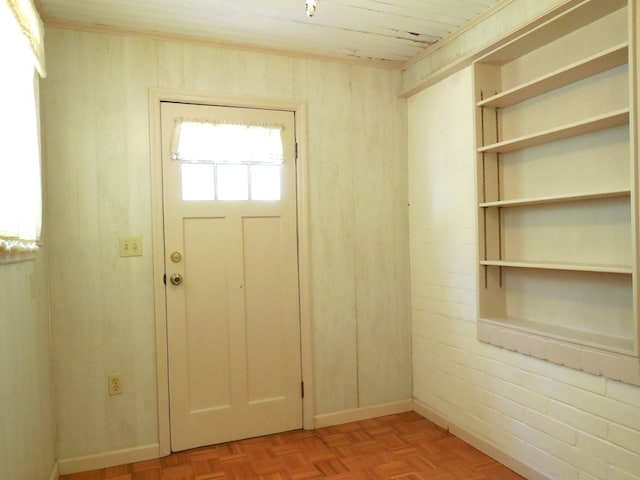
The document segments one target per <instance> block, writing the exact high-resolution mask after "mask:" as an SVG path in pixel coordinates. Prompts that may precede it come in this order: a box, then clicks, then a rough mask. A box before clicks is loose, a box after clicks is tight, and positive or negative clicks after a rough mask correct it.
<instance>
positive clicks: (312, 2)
mask: <svg viewBox="0 0 640 480" xmlns="http://www.w3.org/2000/svg"><path fill="white" fill-rule="evenodd" d="M305 7H306V9H307V17H313V16H314V15H315V14H316V0H307V1H306V3H305Z"/></svg>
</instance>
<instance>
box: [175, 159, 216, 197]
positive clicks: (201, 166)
mask: <svg viewBox="0 0 640 480" xmlns="http://www.w3.org/2000/svg"><path fill="white" fill-rule="evenodd" d="M215 198H216V197H215V181H214V166H213V165H212V164H206V163H183V164H182V199H183V200H215Z"/></svg>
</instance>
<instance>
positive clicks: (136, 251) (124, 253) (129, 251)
mask: <svg viewBox="0 0 640 480" xmlns="http://www.w3.org/2000/svg"><path fill="white" fill-rule="evenodd" d="M120 256H121V257H140V256H142V238H141V237H120Z"/></svg>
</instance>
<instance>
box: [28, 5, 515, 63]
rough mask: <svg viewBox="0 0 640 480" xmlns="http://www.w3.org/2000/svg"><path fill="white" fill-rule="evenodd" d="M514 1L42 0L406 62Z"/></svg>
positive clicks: (72, 11)
mask: <svg viewBox="0 0 640 480" xmlns="http://www.w3.org/2000/svg"><path fill="white" fill-rule="evenodd" d="M508 1H509V0H317V12H316V15H315V16H313V17H311V18H309V17H307V16H306V14H305V0H39V1H38V2H37V4H38V7H39V10H40V14H41V15H42V17H43V19H44V21H45V23H47V24H53V25H56V24H57V25H66V26H74V27H81V28H91V27H93V28H99V29H105V28H107V29H117V30H125V31H132V32H142V33H146V34H157V35H170V36H174V35H175V36H180V37H193V38H198V39H204V40H208V41H211V42H215V43H220V44H227V45H231V46H238V47H240V46H242V47H243V48H255V49H265V50H269V51H285V52H291V53H295V54H299V55H308V56H322V57H334V58H343V59H351V60H369V61H373V62H376V63H386V64H388V65H389V66H390V67H401V66H402V65H404V64H405V62H407V61H409V60H410V59H412V58H413V57H415V56H416V55H417V54H419V53H420V52H422V51H423V50H424V49H426V48H427V47H429V46H430V45H432V44H433V43H435V42H437V41H438V40H439V39H441V38H442V37H444V36H446V35H448V34H449V33H451V32H453V31H454V30H456V29H458V28H460V27H461V26H463V25H464V24H466V23H467V22H469V21H470V20H471V19H473V18H474V17H476V16H478V15H480V14H481V13H483V12H485V11H487V10H488V9H490V8H492V7H493V8H495V7H497V6H499V4H504V3H505V2H508Z"/></svg>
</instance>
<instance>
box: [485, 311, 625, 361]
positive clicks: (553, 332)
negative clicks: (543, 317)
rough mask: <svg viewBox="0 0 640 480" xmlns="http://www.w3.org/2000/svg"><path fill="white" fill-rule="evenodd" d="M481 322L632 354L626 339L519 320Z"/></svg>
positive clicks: (511, 318)
mask: <svg viewBox="0 0 640 480" xmlns="http://www.w3.org/2000/svg"><path fill="white" fill-rule="evenodd" d="M480 321H481V322H488V323H492V324H495V325H499V326H503V327H509V328H512V329H515V330H519V331H521V332H525V333H528V334H532V335H537V336H542V337H547V338H553V339H557V340H562V341H566V342H570V343H580V344H581V345H585V346H589V347H596V348H605V349H607V350H610V351H611V350H613V351H616V352H619V353H623V354H627V355H628V354H634V344H633V341H632V340H630V339H628V338H620V337H613V336H610V335H604V334H601V333H595V332H589V331H585V330H577V329H574V328H567V327H563V326H559V325H551V324H548V323H541V322H535V321H532V320H525V319H521V318H513V317H504V318H480Z"/></svg>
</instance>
